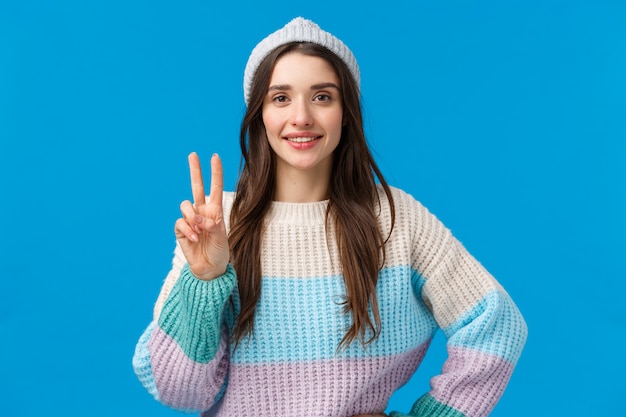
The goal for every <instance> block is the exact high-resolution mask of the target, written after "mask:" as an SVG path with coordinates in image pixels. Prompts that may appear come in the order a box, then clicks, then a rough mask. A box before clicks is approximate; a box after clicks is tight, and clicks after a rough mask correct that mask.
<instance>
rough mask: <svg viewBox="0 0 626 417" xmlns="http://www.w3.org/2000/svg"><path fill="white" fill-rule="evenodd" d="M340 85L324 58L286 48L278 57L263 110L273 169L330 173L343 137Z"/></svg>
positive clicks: (278, 171) (321, 173) (278, 172)
mask: <svg viewBox="0 0 626 417" xmlns="http://www.w3.org/2000/svg"><path fill="white" fill-rule="evenodd" d="M340 87H341V86H340V85H339V78H338V77H337V74H336V73H335V70H334V69H333V67H332V66H331V65H330V64H329V63H328V62H327V61H326V60H324V59H322V58H319V57H316V56H310V55H304V54H302V53H299V52H290V53H287V54H286V55H284V56H282V57H281V58H279V59H278V61H276V65H275V66H274V70H273V71H272V75H271V77H270V82H269V90H268V92H267V95H266V96H265V99H264V101H263V110H262V112H263V123H264V124H265V130H266V133H267V138H268V141H269V144H270V146H271V148H272V149H273V150H274V152H275V153H276V157H277V158H276V159H277V167H276V169H277V175H281V174H283V173H285V172H289V171H291V170H298V171H306V172H308V173H311V174H320V175H321V176H322V177H324V176H327V175H328V174H329V173H330V170H331V168H332V153H333V151H334V150H335V148H337V145H338V144H339V140H340V138H341V128H342V117H343V108H342V104H341V92H340Z"/></svg>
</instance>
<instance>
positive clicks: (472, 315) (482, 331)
mask: <svg viewBox="0 0 626 417" xmlns="http://www.w3.org/2000/svg"><path fill="white" fill-rule="evenodd" d="M443 331H444V334H445V335H446V337H448V338H449V343H450V344H452V345H455V346H462V347H465V348H470V349H474V350H478V351H481V352H485V353H489V354H492V355H497V356H499V357H502V358H504V359H506V360H508V361H509V362H511V363H513V364H515V363H516V362H517V359H518V358H519V356H520V355H521V353H522V348H523V347H524V343H525V341H526V334H527V328H526V323H525V321H524V319H523V318H522V315H521V314H520V312H519V310H518V309H517V307H516V306H515V303H514V302H513V300H512V299H511V297H509V295H508V294H507V293H505V292H503V291H501V290H493V291H490V292H488V293H487V294H486V295H485V297H483V299H482V300H480V302H478V304H476V305H475V306H474V307H473V308H471V309H470V310H469V311H467V312H466V313H465V314H464V315H463V316H461V317H460V318H459V319H458V320H456V321H455V322H454V323H452V324H451V325H450V326H448V327H446V328H445V329H443ZM516 338H517V340H515V339H516Z"/></svg>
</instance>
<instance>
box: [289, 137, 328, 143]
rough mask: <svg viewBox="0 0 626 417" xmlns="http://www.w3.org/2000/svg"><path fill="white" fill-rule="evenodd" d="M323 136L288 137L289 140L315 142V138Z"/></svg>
mask: <svg viewBox="0 0 626 417" xmlns="http://www.w3.org/2000/svg"><path fill="white" fill-rule="evenodd" d="M320 137H321V136H311V137H301V138H286V139H287V140H288V141H289V142H295V143H307V142H313V141H314V140H315V139H319V138H320Z"/></svg>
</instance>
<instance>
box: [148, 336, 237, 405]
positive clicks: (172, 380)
mask: <svg viewBox="0 0 626 417" xmlns="http://www.w3.org/2000/svg"><path fill="white" fill-rule="evenodd" d="M148 348H149V350H150V362H151V363H152V372H153V375H154V380H155V383H156V387H157V392H158V393H159V398H160V400H161V401H162V402H163V403H165V404H167V405H169V406H171V407H173V408H176V409H180V410H189V411H199V410H206V409H207V408H209V407H211V406H212V405H213V403H214V402H215V397H216V396H217V394H218V393H219V392H220V390H221V388H222V385H223V383H224V378H225V376H226V374H227V373H228V351H227V349H228V346H227V343H226V338H225V337H222V340H221V342H220V346H219V348H218V350H217V354H216V356H215V357H216V358H221V359H220V360H212V361H210V362H209V363H206V364H201V363H198V362H194V361H192V360H191V359H189V358H188V357H187V356H186V355H185V353H184V352H183V351H182V349H181V348H180V346H179V345H178V343H176V342H175V341H174V339H172V338H171V337H170V336H168V335H167V333H165V332H164V331H163V330H162V329H161V328H160V327H158V326H156V327H155V328H154V331H153V333H152V337H151V339H150V342H149V345H148Z"/></svg>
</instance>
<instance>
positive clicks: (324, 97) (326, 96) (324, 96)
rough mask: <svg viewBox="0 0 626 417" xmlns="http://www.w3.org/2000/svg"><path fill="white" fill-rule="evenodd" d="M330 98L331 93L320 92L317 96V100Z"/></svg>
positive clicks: (328, 99)
mask: <svg viewBox="0 0 626 417" xmlns="http://www.w3.org/2000/svg"><path fill="white" fill-rule="evenodd" d="M330 98H331V97H330V95H329V94H318V95H317V96H315V100H316V101H330Z"/></svg>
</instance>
